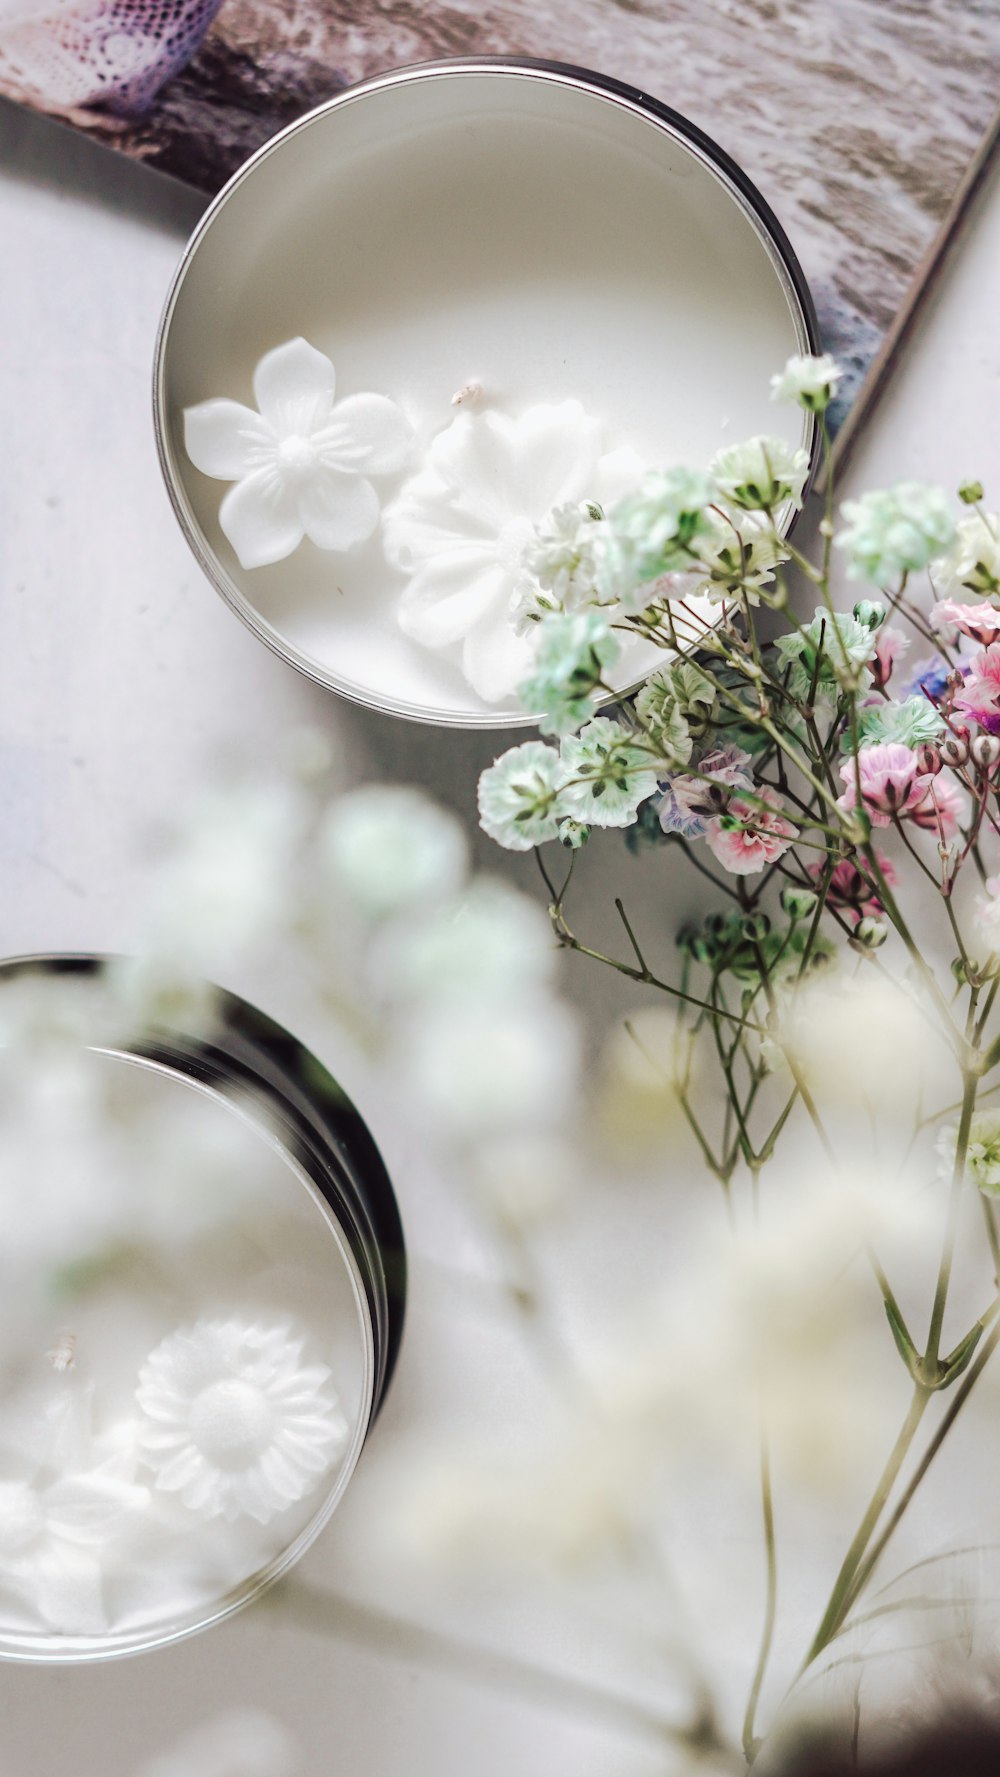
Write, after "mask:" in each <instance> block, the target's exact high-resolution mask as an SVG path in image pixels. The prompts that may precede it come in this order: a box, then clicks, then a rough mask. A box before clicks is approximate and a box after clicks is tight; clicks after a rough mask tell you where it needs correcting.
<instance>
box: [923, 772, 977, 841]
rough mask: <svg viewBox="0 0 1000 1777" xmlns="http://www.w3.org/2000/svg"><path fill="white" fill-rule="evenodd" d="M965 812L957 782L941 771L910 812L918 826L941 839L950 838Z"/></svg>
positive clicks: (963, 801) (963, 800) (962, 797)
mask: <svg viewBox="0 0 1000 1777" xmlns="http://www.w3.org/2000/svg"><path fill="white" fill-rule="evenodd" d="M964 813H965V798H964V796H963V795H962V792H961V790H960V789H959V787H958V785H957V784H953V783H952V782H951V780H950V778H947V777H945V775H944V773H943V772H942V773H941V774H940V775H939V776H938V777H936V778H935V779H934V781H933V783H932V784H931V787H930V789H929V790H928V792H927V794H926V796H925V797H924V799H923V801H922V802H918V804H917V806H916V808H911V810H910V814H911V817H912V819H913V820H915V821H916V823H917V826H918V827H926V828H927V829H928V831H929V832H931V833H937V834H938V835H939V837H940V838H941V839H950V838H951V836H952V834H953V833H955V832H956V831H957V829H958V823H959V821H960V820H961V818H962V816H963V815H964Z"/></svg>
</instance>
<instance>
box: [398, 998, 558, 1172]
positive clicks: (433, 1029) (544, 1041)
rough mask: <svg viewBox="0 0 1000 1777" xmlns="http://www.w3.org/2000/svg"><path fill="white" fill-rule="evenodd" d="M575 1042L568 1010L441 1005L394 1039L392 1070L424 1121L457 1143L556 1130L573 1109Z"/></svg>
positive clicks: (529, 1002)
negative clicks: (543, 1128)
mask: <svg viewBox="0 0 1000 1777" xmlns="http://www.w3.org/2000/svg"><path fill="white" fill-rule="evenodd" d="M579 1053H580V1040H579V1033H578V1030H577V1027H576V1022H575V1020H574V1018H573V1016H572V1014H571V1013H570V1011H569V1010H568V1008H567V1007H565V1006H563V1005H561V1004H560V1003H559V1002H558V1001H557V1000H555V999H552V998H550V997H549V996H548V995H543V994H538V993H536V994H532V993H526V994H524V995H523V996H522V997H520V998H518V999H517V1000H516V1001H514V1003H513V1004H508V1003H506V1002H504V1001H500V1002H498V1003H494V1002H493V1001H491V1000H489V999H486V1000H478V999H476V1000H472V1001H471V1002H469V1003H468V1004H463V1003H458V1004H455V1003H454V1002H452V1001H451V1000H449V999H444V1000H441V1001H439V1002H436V1003H432V1004H430V1005H428V1006H425V1007H423V1008H422V1009H421V1010H420V1011H418V1012H417V1013H415V1014H414V1015H413V1017H412V1018H411V1019H410V1021H409V1024H408V1025H407V1026H405V1027H404V1029H403V1031H402V1032H401V1035H400V1042H399V1050H398V1066H399V1071H400V1074H401V1076H402V1078H403V1079H404V1080H405V1082H406V1085H407V1089H408V1094H409V1096H410V1098H411V1099H412V1100H413V1102H414V1104H415V1106H416V1107H417V1108H418V1109H420V1110H422V1112H423V1113H424V1115H426V1116H428V1117H430V1118H432V1119H434V1121H435V1123H436V1125H437V1126H438V1127H439V1128H440V1129H442V1130H444V1131H445V1132H447V1133H448V1134H450V1135H451V1136H453V1137H457V1138H459V1139H461V1138H463V1137H465V1138H480V1137H482V1136H484V1135H493V1134H500V1133H504V1132H507V1131H511V1130H515V1129H516V1130H519V1131H522V1132H523V1131H525V1130H528V1129H531V1128H532V1127H533V1126H537V1125H541V1126H545V1125H548V1124H551V1123H554V1122H556V1121H557V1120H558V1119H559V1117H560V1116H562V1115H563V1114H564V1113H565V1112H566V1110H567V1108H568V1106H569V1105H570V1103H571V1102H572V1098H573V1092H574V1087H575V1084H576V1078H577V1067H578V1062H579Z"/></svg>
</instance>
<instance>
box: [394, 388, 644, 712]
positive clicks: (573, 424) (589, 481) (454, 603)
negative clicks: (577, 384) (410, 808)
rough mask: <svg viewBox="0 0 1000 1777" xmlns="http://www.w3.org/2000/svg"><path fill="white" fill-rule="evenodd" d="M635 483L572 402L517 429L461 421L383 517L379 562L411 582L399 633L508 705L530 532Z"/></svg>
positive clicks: (518, 650) (514, 423) (622, 457)
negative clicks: (446, 658) (456, 665)
mask: <svg viewBox="0 0 1000 1777" xmlns="http://www.w3.org/2000/svg"><path fill="white" fill-rule="evenodd" d="M637 474H638V463H637V461H636V460H635V459H634V458H633V456H632V453H631V452H630V451H614V452H610V453H608V454H606V455H604V454H602V451H601V426H600V424H599V422H598V421H597V420H595V419H593V418H591V416H590V415H588V414H587V413H585V412H584V410H583V408H582V407H581V405H580V403H579V402H578V401H563V402H560V403H559V404H558V405H553V406H549V405H545V404H541V405H539V406H536V407H530V408H528V409H527V411H526V412H524V413H523V414H521V415H520V417H519V418H517V419H514V418H512V417H511V416H510V415H508V414H504V413H499V412H497V411H496V410H494V409H487V410H485V411H483V412H481V413H469V412H462V413H460V414H459V415H458V416H457V418H456V419H454V420H453V421H452V423H451V425H450V426H447V427H446V428H445V430H444V431H443V432H440V433H439V434H438V436H437V437H436V438H435V439H434V441H433V443H432V444H431V446H430V449H429V451H428V453H427V458H426V462H425V465H424V467H423V468H422V469H421V470H420V472H419V473H418V474H417V475H414V476H413V477H412V478H411V479H410V480H409V481H408V482H407V483H406V484H405V486H404V487H403V488H402V490H401V492H400V493H399V495H398V496H397V498H396V499H394V500H393V501H392V502H391V504H390V505H388V506H387V507H386V509H385V512H384V514H383V535H384V541H385V552H386V555H387V557H388V559H389V561H390V562H391V564H392V566H393V567H395V568H398V569H399V570H400V572H401V573H404V574H406V575H407V576H408V577H409V583H408V585H407V586H406V587H405V589H404V591H403V595H402V599H401V601H400V607H399V621H400V626H401V627H402V629H403V631H404V632H405V634H406V635H408V636H410V637H412V639H413V640H414V641H417V642H420V643H421V644H422V645H423V646H424V647H427V648H435V649H445V648H446V649H453V650H455V651H457V653H458V657H459V659H460V661H461V665H462V670H463V672H464V673H465V676H466V678H467V679H468V681H469V683H470V684H471V685H472V687H473V689H474V690H475V691H476V692H477V693H478V695H479V696H480V697H481V698H483V700H484V701H485V702H487V703H496V702H499V701H500V700H501V699H503V698H505V697H509V696H510V695H511V694H512V693H513V692H514V691H515V690H516V688H517V686H518V685H519V684H520V683H521V681H522V680H523V679H524V678H526V677H527V674H528V673H529V671H530V669H531V657H532V647H531V641H530V639H529V638H527V637H526V636H525V635H524V634H523V633H522V634H519V633H518V628H519V627H520V626H519V624H518V615H519V610H520V605H521V604H522V602H523V592H524V586H523V576H524V572H525V561H526V556H527V555H528V554H529V553H530V552H531V551H532V550H533V549H535V548H536V547H537V542H538V533H537V530H536V526H538V525H539V524H540V523H541V522H542V521H547V520H549V518H550V515H551V513H552V512H553V510H554V509H556V508H557V507H560V506H564V505H566V504H567V503H568V502H580V501H584V500H598V501H600V502H601V503H602V504H605V503H606V502H607V501H608V500H609V498H610V499H613V498H615V497H616V496H617V495H618V494H619V493H624V491H625V490H626V488H627V487H628V485H629V483H630V482H631V481H633V480H635V479H636V476H637Z"/></svg>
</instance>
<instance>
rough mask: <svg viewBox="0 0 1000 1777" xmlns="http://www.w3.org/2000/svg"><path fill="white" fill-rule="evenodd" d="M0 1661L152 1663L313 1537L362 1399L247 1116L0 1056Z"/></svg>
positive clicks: (309, 1244) (142, 1081)
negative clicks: (100, 1657)
mask: <svg viewBox="0 0 1000 1777" xmlns="http://www.w3.org/2000/svg"><path fill="white" fill-rule="evenodd" d="M0 1097H2V1100H3V1103H2V1110H3V1124H2V1127H3V1133H2V1136H0V1223H2V1231H3V1233H4V1235H5V1236H6V1239H5V1242H4V1250H5V1257H4V1259H3V1260H0V1268H2V1270H3V1272H4V1273H5V1275H4V1277H3V1279H2V1281H3V1284H4V1300H5V1311H4V1317H3V1322H2V1325H0V1653H3V1652H7V1653H15V1654H20V1655H22V1656H27V1657H37V1658H45V1657H51V1656H53V1655H54V1656H56V1657H59V1656H65V1655H66V1654H74V1653H75V1654H79V1655H81V1656H86V1655H87V1654H92V1653H101V1652H106V1651H109V1650H111V1649H113V1648H117V1647H123V1648H124V1647H134V1646H142V1645H150V1644H154V1643H155V1642H156V1641H158V1640H160V1639H161V1638H168V1637H170V1636H173V1635H175V1634H177V1633H181V1632H185V1631H187V1630H190V1629H191V1628H193V1627H196V1626H198V1625H199V1624H200V1623H202V1622H205V1621H210V1620H212V1618H213V1617H214V1616H216V1615H217V1614H218V1613H219V1612H220V1610H222V1609H224V1608H226V1607H228V1606H229V1605H231V1604H232V1603H233V1602H235V1601H237V1600H238V1599H239V1598H240V1597H241V1596H243V1595H245V1594H247V1593H248V1592H251V1591H253V1590H254V1589H255V1587H256V1584H257V1582H258V1580H259V1579H260V1578H261V1577H263V1576H266V1575H267V1574H268V1572H269V1570H271V1569H272V1568H273V1567H274V1565H275V1564H276V1563H280V1562H281V1560H282V1558H283V1557H284V1556H285V1555H286V1553H287V1552H288V1550H289V1549H290V1548H291V1546H292V1545H293V1544H296V1543H297V1542H298V1541H299V1539H301V1538H304V1537H305V1536H306V1535H307V1534H308V1532H309V1530H310V1527H311V1526H313V1525H314V1524H315V1522H316V1521H317V1519H320V1518H323V1517H325V1515H326V1513H327V1512H328V1511H329V1510H330V1509H332V1506H333V1504H334V1503H335V1501H336V1499H338V1498H339V1497H340V1494H341V1492H342V1490H343V1488H344V1486H345V1485H346V1483H347V1481H348V1479H349V1477H350V1474H351V1471H352V1469H353V1466H354V1463H355V1461H356V1459H357V1456H358V1453H359V1450H360V1447H361V1443H362V1441H363V1438H364V1432H365V1428H366V1426H367V1423H368V1417H369V1411H370V1407H371V1401H372V1385H373V1384H372V1377H373V1354H372V1332H371V1323H370V1318H369V1314H368V1309H367V1306H366V1302H365V1296H364V1291H363V1288H362V1284H361V1280H360V1277H359V1274H358V1270H357V1266H356V1264H355V1262H354V1260H353V1258H352V1256H351V1254H350V1252H349V1249H348V1246H347V1243H346V1241H345V1239H344V1237H343V1234H342V1233H341V1232H340V1231H339V1229H338V1227H337V1225H336V1223H335V1221H334V1219H333V1217H332V1214H331V1213H330V1211H329V1210H328V1209H327V1207H326V1206H325V1205H324V1204H323V1203H322V1200H321V1199H320V1197H319V1195H318V1193H317V1192H316V1191H315V1189H314V1187H313V1186H312V1184H311V1183H310V1181H309V1180H308V1179H307V1177H306V1175H305V1173H304V1172H303V1171H302V1170H301V1169H300V1167H299V1166H298V1164H297V1163H296V1161H295V1160H294V1159H293V1158H292V1156H291V1154H290V1153H289V1151H288V1150H287V1148H286V1147H285V1146H284V1145H283V1144H282V1142H281V1141H280V1140H279V1139H278V1136H277V1135H276V1133H275V1132H274V1130H273V1129H272V1128H271V1127H269V1125H268V1122H267V1119H266V1116H265V1115H264V1113H263V1112H262V1110H261V1109H260V1107H259V1104H258V1103H257V1102H256V1101H254V1102H251V1101H250V1100H249V1099H246V1098H244V1099H243V1100H236V1101H230V1100H228V1099H226V1098H223V1097H222V1096H221V1095H219V1094H218V1093H216V1092H213V1091H210V1090H208V1089H206V1088H204V1087H202V1086H200V1085H198V1084H195V1083H194V1082H193V1081H190V1080H188V1079H186V1078H184V1077H183V1076H182V1075H181V1074H179V1073H177V1072H175V1071H172V1070H168V1069H167V1068H164V1067H162V1066H159V1065H157V1064H154V1063H152V1062H148V1061H145V1060H140V1059H136V1058H133V1057H130V1056H125V1055H122V1054H110V1053H109V1054H100V1053H93V1052H86V1051H78V1052H76V1053H74V1052H72V1051H71V1050H67V1049H66V1048H65V1047H61V1048H60V1049H59V1051H58V1053H57V1055H56V1056H55V1058H53V1056H52V1055H49V1056H48V1057H45V1056H41V1055H39V1054H37V1053H35V1054H34V1055H33V1057H32V1060H31V1066H30V1068H29V1067H27V1066H26V1060H25V1058H22V1059H21V1060H20V1061H19V1060H18V1059H17V1057H16V1056H15V1055H12V1054H11V1052H10V1051H8V1052H6V1053H5V1054H4V1055H3V1056H2V1057H0Z"/></svg>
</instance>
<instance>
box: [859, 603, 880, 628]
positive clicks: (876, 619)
mask: <svg viewBox="0 0 1000 1777" xmlns="http://www.w3.org/2000/svg"><path fill="white" fill-rule="evenodd" d="M854 615H855V617H856V618H857V620H858V622H859V623H863V624H864V626H865V628H866V629H881V627H882V625H883V623H884V622H885V620H886V617H887V615H888V612H887V611H886V608H885V606H884V604H883V603H882V600H881V599H859V600H858V602H857V604H856V605H855V607H854Z"/></svg>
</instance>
